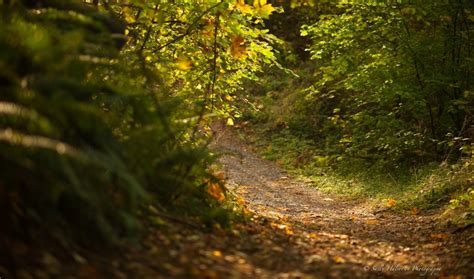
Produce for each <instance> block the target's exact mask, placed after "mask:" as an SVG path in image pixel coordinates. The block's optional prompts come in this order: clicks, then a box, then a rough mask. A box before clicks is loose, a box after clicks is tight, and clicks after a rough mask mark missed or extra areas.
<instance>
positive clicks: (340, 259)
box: [332, 256, 346, 264]
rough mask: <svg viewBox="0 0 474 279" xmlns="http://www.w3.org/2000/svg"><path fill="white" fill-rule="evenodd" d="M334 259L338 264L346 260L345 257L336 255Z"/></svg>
mask: <svg viewBox="0 0 474 279" xmlns="http://www.w3.org/2000/svg"><path fill="white" fill-rule="evenodd" d="M332 260H333V261H334V262H335V263H337V264H341V263H345V262H346V260H344V259H343V258H341V257H339V256H334V257H332Z"/></svg>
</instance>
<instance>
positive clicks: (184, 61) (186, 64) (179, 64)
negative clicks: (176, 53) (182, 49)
mask: <svg viewBox="0 0 474 279" xmlns="http://www.w3.org/2000/svg"><path fill="white" fill-rule="evenodd" d="M192 66H193V62H192V61H191V60H189V59H188V58H186V57H184V56H180V57H178V59H177V60H176V68H178V70H181V71H187V70H189V69H191V67H192Z"/></svg>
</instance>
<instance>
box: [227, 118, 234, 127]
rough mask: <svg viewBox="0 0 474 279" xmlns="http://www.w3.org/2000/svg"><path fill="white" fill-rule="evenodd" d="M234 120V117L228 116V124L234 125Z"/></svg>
mask: <svg viewBox="0 0 474 279" xmlns="http://www.w3.org/2000/svg"><path fill="white" fill-rule="evenodd" d="M234 125H235V124H234V120H233V119H232V118H230V117H229V118H227V126H234Z"/></svg>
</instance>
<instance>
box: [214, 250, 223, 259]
mask: <svg viewBox="0 0 474 279" xmlns="http://www.w3.org/2000/svg"><path fill="white" fill-rule="evenodd" d="M212 255H213V256H214V257H222V252H221V251H219V250H214V251H213V252H212Z"/></svg>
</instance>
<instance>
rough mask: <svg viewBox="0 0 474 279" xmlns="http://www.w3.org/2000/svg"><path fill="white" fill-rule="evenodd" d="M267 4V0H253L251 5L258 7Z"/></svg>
mask: <svg viewBox="0 0 474 279" xmlns="http://www.w3.org/2000/svg"><path fill="white" fill-rule="evenodd" d="M266 4H267V0H253V6H254V7H255V8H258V7H261V6H264V5H266Z"/></svg>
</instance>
